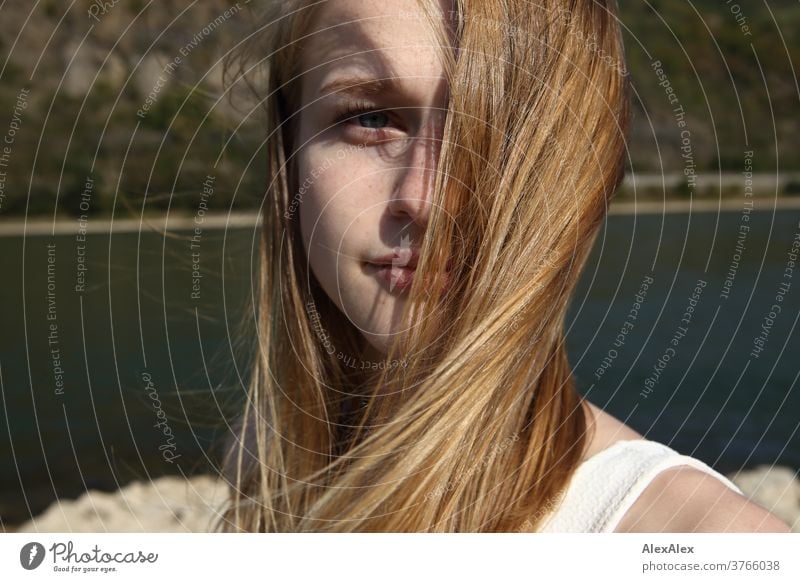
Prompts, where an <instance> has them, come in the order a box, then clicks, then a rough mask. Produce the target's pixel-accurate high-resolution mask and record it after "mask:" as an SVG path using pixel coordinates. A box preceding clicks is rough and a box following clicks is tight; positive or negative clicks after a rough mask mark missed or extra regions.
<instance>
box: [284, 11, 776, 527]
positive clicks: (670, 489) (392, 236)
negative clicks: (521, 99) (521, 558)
mask: <svg viewBox="0 0 800 582" xmlns="http://www.w3.org/2000/svg"><path fill="white" fill-rule="evenodd" d="M448 9H449V7H446V6H444V5H442V10H443V12H445V13H446V12H447V10H448ZM399 23H400V24H402V25H399ZM315 24H316V27H315V28H316V31H317V32H316V33H315V34H314V35H313V36H312V37H311V39H310V40H309V41H308V42H307V43H306V46H305V48H304V51H303V55H304V56H303V63H302V70H303V71H305V74H304V75H303V78H302V82H301V105H300V107H301V113H300V121H299V124H298V130H297V136H296V137H297V140H298V141H297V142H296V143H298V144H299V146H300V147H299V150H298V154H297V161H298V173H299V174H298V183H299V184H304V183H305V184H308V187H307V189H306V192H305V194H304V196H303V199H302V203H301V204H300V209H299V211H300V226H301V232H302V237H303V244H304V246H305V250H306V253H307V256H308V257H309V264H310V267H311V270H312V272H313V274H314V276H315V277H316V278H317V280H318V281H319V283H320V284H321V285H322V287H323V289H324V290H325V292H326V293H327V294H328V296H329V297H331V299H332V300H333V301H334V303H335V304H336V305H337V306H338V307H339V309H341V310H342V312H344V313H345V314H346V315H347V316H348V317H349V319H350V320H351V321H352V322H353V324H354V325H356V326H357V327H358V329H359V330H361V333H362V334H363V335H364V337H365V338H366V339H367V340H368V343H369V346H370V347H369V350H368V351H367V354H366V355H365V357H367V358H379V357H380V355H381V354H385V353H386V351H387V347H388V344H389V342H390V341H391V340H392V338H393V337H395V335H396V334H398V333H402V332H403V329H404V324H403V322H402V321H401V318H400V316H401V314H402V308H403V307H404V305H405V301H406V295H407V294H406V293H404V292H402V291H400V290H398V289H396V288H394V289H393V288H391V286H390V285H388V284H387V283H386V282H385V281H382V280H381V279H380V278H379V277H378V276H377V275H376V272H375V268H374V265H371V263H370V261H371V260H373V259H375V258H376V257H378V256H380V255H385V254H387V253H391V252H392V251H394V250H396V249H400V251H401V252H405V251H403V249H408V248H409V247H417V246H419V245H420V244H421V239H422V236H423V235H424V233H425V229H426V225H427V223H428V217H429V215H430V193H431V190H432V187H433V179H434V177H435V172H436V167H437V164H438V158H439V149H440V140H441V135H442V127H443V122H444V110H445V108H446V105H447V86H446V80H445V78H444V73H443V69H442V66H441V62H440V60H439V56H438V52H437V50H436V48H435V45H436V40H435V37H434V35H433V31H432V29H431V28H430V27H429V25H428V23H427V21H426V19H425V16H424V14H423V13H422V12H421V11H420V10H419V8H418V6H417V4H416V2H414V1H413V0H393V1H392V2H378V1H368V0H360V1H358V0H337V1H336V2H326V3H325V4H324V5H323V7H322V8H321V10H320V12H319V14H318V15H317V20H316V23H315ZM345 79H349V81H347V83H346V84H347V85H353V84H356V83H363V82H365V81H369V80H371V79H372V80H374V79H384V80H388V81H391V82H392V86H391V87H390V88H389V89H388V90H386V91H383V92H381V93H378V94H372V95H357V94H355V93H354V92H353V91H351V90H341V89H342V85H341V82H342V80H345ZM336 82H339V83H340V85H339V87H338V89H337V90H335V91H334V90H331V89H330V86H331V84H332V83H336ZM361 106H366V107H365V108H363V110H360V111H358V112H357V113H350V116H351V118H350V119H346V120H341V115H340V114H341V112H342V108H343V107H354V108H355V107H361ZM314 174H316V176H315V175H314ZM587 406H588V408H587V412H588V415H587V416H588V419H589V423H588V424H589V427H588V428H589V431H590V433H589V434H590V438H588V439H587V445H586V448H585V450H584V451H583V460H586V459H588V458H589V457H591V456H593V455H595V454H597V453H599V452H601V451H602V450H604V449H606V448H607V447H609V446H611V445H612V444H614V443H615V442H617V441H618V440H629V439H641V438H644V437H643V436H642V435H640V434H639V433H637V432H636V431H634V430H633V429H631V428H630V427H629V426H627V425H625V424H624V423H622V422H620V421H618V420H617V419H615V418H614V417H612V416H611V415H609V414H607V413H605V412H604V411H603V410H601V409H599V408H597V407H596V406H594V405H592V404H591V403H588V401H587ZM616 531H618V532H721V531H738V532H787V531H789V528H788V527H787V526H786V524H784V523H783V522H782V521H781V520H779V519H778V518H777V517H775V516H774V515H772V514H771V513H769V512H768V511H766V510H765V509H763V508H761V507H760V506H758V505H756V504H755V503H752V502H750V501H748V500H747V499H746V498H745V497H743V496H741V495H738V494H736V493H734V492H733V491H731V490H730V489H728V488H727V487H725V486H724V485H723V484H722V483H720V482H719V481H718V480H716V479H714V478H712V477H709V476H707V475H706V474H705V473H703V472H701V471H699V470H697V469H694V468H692V467H687V466H684V467H676V468H672V469H668V470H665V471H663V472H662V473H660V474H659V475H658V476H657V477H656V478H655V479H654V480H653V481H652V482H651V484H650V485H649V486H648V487H647V488H646V489H645V491H644V492H643V493H642V495H641V496H640V497H639V498H638V499H637V501H636V502H635V503H634V504H633V506H632V507H631V509H630V510H629V511H628V513H626V515H625V517H624V518H623V520H622V522H621V523H620V524H619V526H618V527H617V529H616Z"/></svg>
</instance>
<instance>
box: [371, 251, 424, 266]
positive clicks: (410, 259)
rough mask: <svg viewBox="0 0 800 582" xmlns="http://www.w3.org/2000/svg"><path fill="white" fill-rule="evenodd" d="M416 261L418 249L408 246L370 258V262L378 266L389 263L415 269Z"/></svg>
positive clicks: (417, 259)
mask: <svg viewBox="0 0 800 582" xmlns="http://www.w3.org/2000/svg"><path fill="white" fill-rule="evenodd" d="M418 261H419V250H418V249H413V248H408V249H397V250H396V251H394V252H392V253H387V254H385V255H383V256H380V257H377V258H375V259H373V260H371V261H370V263H372V264H373V265H378V266H385V265H389V266H392V267H408V268H411V269H416V268H417V262H418Z"/></svg>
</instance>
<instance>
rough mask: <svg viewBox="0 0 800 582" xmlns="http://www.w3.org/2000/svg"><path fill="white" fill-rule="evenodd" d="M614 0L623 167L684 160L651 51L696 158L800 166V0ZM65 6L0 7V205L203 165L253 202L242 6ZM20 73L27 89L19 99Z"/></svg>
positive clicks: (67, 206) (171, 192) (166, 190)
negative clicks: (227, 72) (623, 99)
mask: <svg viewBox="0 0 800 582" xmlns="http://www.w3.org/2000/svg"><path fill="white" fill-rule="evenodd" d="M102 4H105V8H104V9H103V10H104V11H103V12H101V11H100V9H99V7H100V6H101V5H102ZM622 4H623V5H622V6H621V19H622V22H623V25H624V27H625V32H624V36H625V43H626V50H627V57H628V62H629V70H630V72H631V78H632V81H633V88H634V92H633V99H634V112H635V113H634V127H633V130H632V133H631V144H630V148H629V149H630V158H629V168H630V169H631V170H633V171H635V172H637V173H647V172H656V173H660V172H681V171H682V170H683V168H684V162H683V161H682V159H681V156H680V153H681V152H680V146H681V131H680V129H679V128H678V127H677V125H676V120H675V116H674V112H673V106H672V105H670V103H669V102H668V100H667V98H666V95H665V93H664V88H663V87H662V86H660V85H659V79H658V77H657V76H656V74H655V72H654V69H653V67H652V64H653V62H655V61H660V63H661V66H662V68H663V70H664V72H665V73H666V75H667V77H668V78H669V81H670V83H671V86H672V88H673V89H674V91H675V93H676V95H677V96H678V98H679V100H680V104H681V105H682V107H683V108H684V111H685V113H686V123H687V127H688V128H689V129H690V131H691V139H692V147H693V155H694V162H695V164H696V170H697V171H698V172H703V171H717V170H719V169H721V170H723V171H729V172H741V171H742V169H743V157H744V154H743V152H744V151H745V150H753V151H754V152H755V155H754V156H753V170H754V171H756V172H769V173H775V172H787V171H798V170H800V152H799V151H798V148H797V147H796V139H797V138H796V136H797V135H798V133H800V127H798V124H800V116H798V112H800V107H799V105H800V92H799V91H798V81H797V77H796V71H797V70H798V66H800V62H798V55H800V50H799V48H800V40H799V39H798V34H799V32H798V31H800V3H798V2H796V1H792V0H782V1H778V0H773V1H769V2H767V3H766V4H765V3H760V4H759V3H745V2H743V1H742V2H740V3H739V4H735V3H733V2H730V3H729V2H726V0H693V1H692V2H689V1H684V0H670V1H667V0H649V1H633V2H623V3H622ZM68 6H69V5H68V4H67V3H62V2H58V1H56V0H46V1H43V2H39V3H38V4H35V5H34V4H33V3H23V2H11V3H5V4H4V5H3V7H2V9H0V67H1V68H0V134H2V135H7V134H8V130H9V128H11V127H12V122H14V123H15V124H16V125H15V126H14V129H15V131H14V136H13V143H12V145H11V146H10V152H8V154H7V157H8V163H7V164H6V167H0V171H5V172H6V175H5V176H0V218H2V217H15V216H23V215H25V214H28V215H41V216H44V217H56V218H68V217H71V216H76V215H79V214H81V213H84V214H92V213H95V214H97V213H101V214H106V215H108V214H110V213H111V212H113V213H114V216H115V217H125V216H131V215H137V216H138V214H139V213H140V212H142V211H144V212H145V213H149V212H158V213H161V212H164V211H165V210H166V209H169V210H170V211H171V212H172V211H178V212H184V213H190V214H191V213H193V212H195V211H196V210H197V208H198V203H199V201H200V196H201V192H202V183H203V182H204V181H205V179H206V176H208V175H210V174H213V175H214V176H215V178H216V180H215V186H214V193H213V196H211V197H210V198H209V199H208V200H207V203H208V206H209V207H210V208H211V209H218V210H228V209H233V210H244V209H253V208H258V207H259V205H260V204H261V200H262V192H263V190H264V186H265V185H264V177H263V167H264V163H265V161H264V153H263V151H262V150H261V149H260V146H261V140H262V137H263V136H262V134H261V132H260V126H259V124H258V123H256V122H253V121H252V120H248V121H247V122H246V123H244V124H243V125H240V124H239V123H240V120H241V119H242V115H241V112H240V111H237V110H236V109H235V108H232V107H231V105H230V104H229V103H227V101H225V100H224V99H223V100H221V101H220V98H221V97H222V94H223V85H222V75H221V67H220V66H219V62H218V61H219V58H220V56H221V55H222V54H223V53H224V52H225V51H226V50H228V48H229V47H231V46H232V45H233V44H235V43H236V42H237V41H238V40H239V39H241V38H242V37H243V36H244V34H245V32H246V31H248V30H249V26H251V24H252V17H251V15H250V12H248V11H247V7H246V6H243V5H241V6H240V5H237V3H236V2H233V1H226V0H204V1H203V2H198V3H191V4H189V3H184V2H178V1H177V0H163V1H160V2H158V3H152V4H151V5H149V7H148V6H147V3H145V2H143V1H131V0H128V1H125V0H120V1H118V2H117V3H112V2H106V3H102V2H100V3H98V2H93V1H88V0H81V1H79V2H75V3H74V4H73V5H72V8H71V9H69V10H68V11H67V12H65V10H67V8H68ZM226 10H227V11H228V13H226ZM92 11H93V12H92ZM745 27H746V28H745ZM184 53H185V55H184ZM177 57H180V62H179V63H176V62H175V59H176V58H177ZM171 62H172V63H173V64H174V67H172V68H171V69H168V68H167V67H168V66H169V64H170V63H171ZM23 89H29V91H30V92H29V94H28V97H27V98H26V99H25V107H24V108H22V109H20V105H19V101H18V97H19V95H20V91H21V90H23ZM148 102H149V108H148V109H147V111H144V112H142V108H143V107H146V105H147V104H148ZM140 113H144V114H143V115H140ZM15 120H16V121H15ZM16 126H18V128H17V127H16ZM0 139H2V137H0ZM87 178H92V180H94V187H93V191H92V192H91V203H90V205H89V208H88V210H87V209H86V206H84V208H83V209H82V208H81V200H82V194H84V193H85V192H84V190H85V184H86V181H87Z"/></svg>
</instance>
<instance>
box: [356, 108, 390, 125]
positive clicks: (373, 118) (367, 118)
mask: <svg viewBox="0 0 800 582" xmlns="http://www.w3.org/2000/svg"><path fill="white" fill-rule="evenodd" d="M356 119H357V120H358V123H359V125H361V127H366V128H369V129H382V128H384V127H386V126H387V125H389V116H388V115H386V114H385V113H384V112H383V111H370V112H369V113H362V114H361V115H359V116H357V117H356Z"/></svg>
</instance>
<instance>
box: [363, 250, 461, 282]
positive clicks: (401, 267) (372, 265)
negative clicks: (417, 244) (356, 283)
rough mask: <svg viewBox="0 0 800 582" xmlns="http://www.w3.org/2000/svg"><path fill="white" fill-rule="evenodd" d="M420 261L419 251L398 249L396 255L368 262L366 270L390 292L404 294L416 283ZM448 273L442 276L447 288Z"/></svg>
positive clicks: (387, 255) (388, 255) (384, 256)
mask: <svg viewBox="0 0 800 582" xmlns="http://www.w3.org/2000/svg"><path fill="white" fill-rule="evenodd" d="M418 261H419V251H418V250H417V249H397V250H396V251H395V252H394V253H388V254H386V255H383V256H381V257H377V258H375V259H373V260H371V261H368V262H367V263H366V268H367V272H369V273H370V274H372V275H374V276H376V277H377V278H378V280H379V281H380V282H381V283H382V284H383V285H384V287H386V288H387V289H388V290H389V292H391V293H403V292H405V291H407V290H408V289H409V288H410V287H411V285H412V283H413V282H414V275H415V274H416V271H417V263H418ZM448 273H449V270H448V271H447V272H445V273H443V274H442V275H440V277H441V278H442V279H443V280H442V281H441V283H443V286H445V287H446V286H447V284H448V283H449V277H448ZM437 278H439V277H437Z"/></svg>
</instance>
